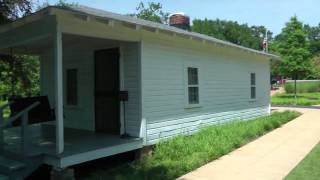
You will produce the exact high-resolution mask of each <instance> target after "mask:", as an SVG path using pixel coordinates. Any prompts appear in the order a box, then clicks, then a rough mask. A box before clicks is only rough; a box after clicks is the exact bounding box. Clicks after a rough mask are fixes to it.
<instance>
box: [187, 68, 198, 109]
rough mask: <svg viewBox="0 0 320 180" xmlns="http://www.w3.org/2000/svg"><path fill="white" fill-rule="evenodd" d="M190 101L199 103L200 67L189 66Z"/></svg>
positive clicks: (190, 102)
mask: <svg viewBox="0 0 320 180" xmlns="http://www.w3.org/2000/svg"><path fill="white" fill-rule="evenodd" d="M187 73H188V87H187V88H188V89H187V91H188V103H189V104H190V105H196V104H199V75H198V68H194V67H188V72H187Z"/></svg>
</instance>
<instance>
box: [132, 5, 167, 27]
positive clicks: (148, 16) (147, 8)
mask: <svg viewBox="0 0 320 180" xmlns="http://www.w3.org/2000/svg"><path fill="white" fill-rule="evenodd" d="M162 9H163V7H162V4H161V3H155V2H149V3H148V4H147V5H145V4H144V3H143V2H140V4H139V5H138V7H137V8H136V10H137V12H136V13H134V14H130V16H133V17H137V18H140V19H144V20H149V21H153V22H158V23H163V24H166V23H167V21H168V18H169V13H167V12H164V11H163V10H162Z"/></svg>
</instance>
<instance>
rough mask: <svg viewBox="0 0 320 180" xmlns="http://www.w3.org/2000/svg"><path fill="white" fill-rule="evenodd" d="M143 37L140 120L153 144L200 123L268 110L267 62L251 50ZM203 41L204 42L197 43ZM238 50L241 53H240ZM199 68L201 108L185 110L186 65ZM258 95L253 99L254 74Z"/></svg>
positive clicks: (241, 117) (248, 116) (193, 129)
mask: <svg viewBox="0 0 320 180" xmlns="http://www.w3.org/2000/svg"><path fill="white" fill-rule="evenodd" d="M185 42H186V43H183V41H181V43H180V42H179V41H177V42H172V41H170V40H168V41H164V40H161V39H159V38H158V39H155V38H154V39H153V38H150V37H149V38H145V39H144V41H143V43H142V52H141V53H142V55H141V62H142V65H141V67H142V92H143V94H142V104H143V109H142V112H143V114H142V118H144V119H146V123H147V128H146V129H147V130H146V142H147V144H149V145H150V144H154V143H156V142H159V141H160V140H163V139H167V138H170V137H174V136H176V135H179V134H190V133H191V134H192V133H194V132H197V131H198V130H199V129H200V128H201V127H205V126H208V125H214V124H218V123H225V122H228V121H232V120H247V119H252V118H255V117H259V116H263V115H267V114H268V112H269V84H270V83H269V79H270V77H269V72H270V71H269V60H268V59H267V58H262V57H259V56H255V55H252V54H244V53H243V52H237V51H233V50H232V49H231V50H230V49H229V50H228V49H221V48H217V50H214V48H213V47H212V45H210V46H211V48H208V47H206V46H205V45H203V44H202V45H201V46H203V47H204V48H203V49H201V48H199V46H194V48H193V46H191V45H188V42H187V40H185ZM199 44H201V43H199ZM237 53H239V54H237ZM188 65H192V66H194V65H195V66H197V67H198V68H199V80H200V103H201V104H200V107H198V108H191V109H190V108H186V103H185V102H186V98H187V97H186V96H185V81H186V77H185V68H186V67H187V66H188ZM251 72H254V73H256V84H257V85H256V89H257V98H256V99H255V100H250V73H251Z"/></svg>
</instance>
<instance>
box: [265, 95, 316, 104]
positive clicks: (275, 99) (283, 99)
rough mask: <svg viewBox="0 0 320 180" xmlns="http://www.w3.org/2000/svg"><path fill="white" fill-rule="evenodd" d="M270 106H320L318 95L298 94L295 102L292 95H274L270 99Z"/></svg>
mask: <svg viewBox="0 0 320 180" xmlns="http://www.w3.org/2000/svg"><path fill="white" fill-rule="evenodd" d="M271 104H272V105H299V106H312V105H319V104H320V93H298V94H297V100H296V99H295V98H294V94H275V95H273V96H272V97H271Z"/></svg>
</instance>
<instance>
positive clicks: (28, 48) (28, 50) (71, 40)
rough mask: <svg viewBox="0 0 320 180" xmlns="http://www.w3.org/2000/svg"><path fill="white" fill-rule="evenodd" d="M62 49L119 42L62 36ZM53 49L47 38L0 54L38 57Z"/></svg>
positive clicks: (7, 49) (49, 39) (117, 43)
mask: <svg viewBox="0 0 320 180" xmlns="http://www.w3.org/2000/svg"><path fill="white" fill-rule="evenodd" d="M62 41H63V49H64V50H69V49H70V50H72V49H79V48H89V47H96V48H98V49H99V48H103V47H106V46H110V45H119V43H120V42H121V41H117V40H110V39H101V38H92V37H85V36H77V35H69V34H63V38H62ZM52 48H53V38H52V37H50V36H48V37H45V38H41V39H38V40H34V41H29V42H27V43H23V44H20V45H16V46H13V47H10V48H5V49H1V50H0V53H2V54H11V51H12V52H13V53H14V54H25V55H38V54H41V52H43V51H45V50H48V49H52Z"/></svg>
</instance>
